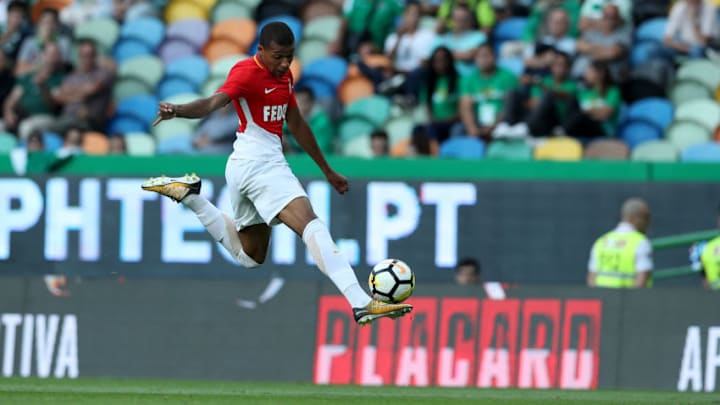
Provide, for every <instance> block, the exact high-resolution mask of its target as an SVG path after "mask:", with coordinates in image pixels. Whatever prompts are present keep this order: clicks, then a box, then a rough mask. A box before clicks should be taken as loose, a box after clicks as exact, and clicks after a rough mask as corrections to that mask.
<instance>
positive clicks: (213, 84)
mask: <svg viewBox="0 0 720 405" xmlns="http://www.w3.org/2000/svg"><path fill="white" fill-rule="evenodd" d="M224 83H225V78H222V77H211V78H210V79H208V80H206V81H205V83H203V85H202V87H201V88H200V93H201V94H202V96H203V97H210V96H212V95H213V94H215V93H216V92H217V90H218V89H219V88H220V87H221V86H222V85H223V84H224Z"/></svg>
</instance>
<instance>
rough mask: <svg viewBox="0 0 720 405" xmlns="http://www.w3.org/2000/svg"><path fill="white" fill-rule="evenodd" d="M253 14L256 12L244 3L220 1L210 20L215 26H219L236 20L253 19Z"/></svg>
mask: <svg viewBox="0 0 720 405" xmlns="http://www.w3.org/2000/svg"><path fill="white" fill-rule="evenodd" d="M253 14H254V10H253V9H251V8H250V7H248V6H246V5H245V4H243V3H238V2H234V1H220V2H218V3H217V4H215V7H214V8H213V9H212V13H211V16H210V19H211V21H212V22H213V24H218V23H221V22H224V21H225V20H231V19H235V18H252V17H253Z"/></svg>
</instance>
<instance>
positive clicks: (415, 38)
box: [385, 0, 435, 74]
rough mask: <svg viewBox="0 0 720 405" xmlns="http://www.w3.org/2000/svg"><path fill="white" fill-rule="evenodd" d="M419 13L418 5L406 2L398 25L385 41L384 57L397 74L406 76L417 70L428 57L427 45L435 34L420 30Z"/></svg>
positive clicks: (414, 2) (428, 48)
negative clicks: (387, 58)
mask: <svg viewBox="0 0 720 405" xmlns="http://www.w3.org/2000/svg"><path fill="white" fill-rule="evenodd" d="M420 11H421V10H420V3H418V2H417V1H416V0H411V1H408V2H407V4H406V5H405V11H404V12H403V17H402V20H401V21H400V24H398V27H397V29H396V30H395V32H393V33H392V34H390V36H388V37H387V39H386V40H385V55H387V56H388V57H389V58H390V59H391V60H392V62H393V68H394V69H395V71H396V72H398V73H404V74H407V73H410V72H412V71H414V70H416V69H418V68H419V67H420V65H421V63H423V62H424V61H426V60H427V59H428V57H429V56H430V51H431V49H430V47H429V46H428V45H429V44H432V43H433V41H434V40H435V33H433V32H432V31H430V30H423V29H420Z"/></svg>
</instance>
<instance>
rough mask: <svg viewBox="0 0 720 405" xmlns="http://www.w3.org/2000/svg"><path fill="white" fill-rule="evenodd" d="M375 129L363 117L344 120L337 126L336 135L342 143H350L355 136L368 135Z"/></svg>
mask: <svg viewBox="0 0 720 405" xmlns="http://www.w3.org/2000/svg"><path fill="white" fill-rule="evenodd" d="M375 129H377V127H376V126H375V124H374V123H373V122H372V121H370V120H367V119H365V118H363V117H347V118H344V119H343V120H342V121H341V122H340V125H339V126H338V134H339V137H340V141H341V142H342V143H345V142H348V141H350V140H351V139H352V138H355V137H356V136H363V135H370V134H371V133H372V132H373V131H374V130H375Z"/></svg>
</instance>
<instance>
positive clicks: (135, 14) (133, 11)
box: [123, 0, 165, 23]
mask: <svg viewBox="0 0 720 405" xmlns="http://www.w3.org/2000/svg"><path fill="white" fill-rule="evenodd" d="M159 1H165V0H159ZM161 13H162V10H161V7H160V6H159V5H155V4H153V3H152V2H145V1H139V2H135V3H134V4H132V5H131V6H130V8H128V9H127V11H125V15H124V16H123V21H124V22H126V23H127V22H128V21H133V20H139V19H142V18H160V14H161Z"/></svg>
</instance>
